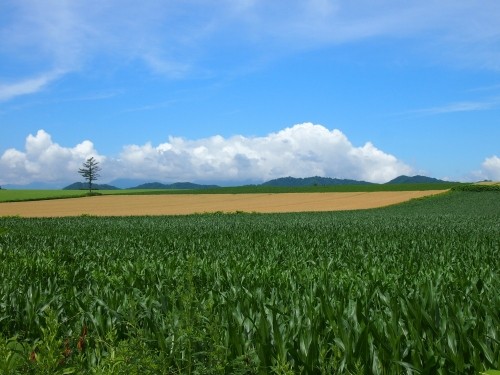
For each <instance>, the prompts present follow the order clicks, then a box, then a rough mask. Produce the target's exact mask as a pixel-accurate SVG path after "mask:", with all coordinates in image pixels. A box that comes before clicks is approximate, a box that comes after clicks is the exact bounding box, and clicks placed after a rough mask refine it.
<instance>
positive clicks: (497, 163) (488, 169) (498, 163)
mask: <svg viewBox="0 0 500 375" xmlns="http://www.w3.org/2000/svg"><path fill="white" fill-rule="evenodd" d="M481 167H482V168H481V171H480V172H479V173H478V176H480V178H482V179H485V180H493V181H500V157H498V156H496V155H493V156H491V157H489V158H486V159H485V160H484V161H483V163H482V164H481Z"/></svg>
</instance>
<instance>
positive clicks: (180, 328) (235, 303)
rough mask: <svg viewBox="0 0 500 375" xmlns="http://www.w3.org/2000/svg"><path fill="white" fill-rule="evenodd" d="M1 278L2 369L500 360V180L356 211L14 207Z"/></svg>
mask: <svg viewBox="0 0 500 375" xmlns="http://www.w3.org/2000/svg"><path fill="white" fill-rule="evenodd" d="M0 209H1V207H0ZM0 276H1V277H0V373H1V374H72V373H74V374H479V373H481V372H485V371H488V370H492V369H493V370H494V369H497V370H498V369H500V193H499V192H495V191H485V192H462V191H453V192H450V193H447V194H444V195H441V196H436V197H430V198H424V199H418V200H414V201H411V202H409V203H405V204H401V205H397V206H392V207H388V208H384V209H376V210H366V211H355V212H354V211H353V212H332V213H300V214H294V213H291V214H245V213H235V214H223V213H219V214H201V215H189V216H176V217H174V216H172V217H121V218H103V217H88V216H85V217H77V218H55V219H23V218H18V217H3V218H0Z"/></svg>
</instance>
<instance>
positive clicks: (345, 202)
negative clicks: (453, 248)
mask: <svg viewBox="0 0 500 375" xmlns="http://www.w3.org/2000/svg"><path fill="white" fill-rule="evenodd" d="M442 192H443V191H442V190H429V191H391V192H368V193H366V192H355V193H280V194H192V195H184V194H182V195H115V196H112V195H108V196H95V197H85V198H70V199H57V200H45V201H32V202H11V203H0V216H15V215H18V216H21V217H60V216H80V215H95V216H139V215H184V214H193V213H204V212H217V211H222V212H235V211H244V212H305V211H343V210H361V209H367V208H376V207H383V206H388V205H392V204H396V203H401V202H404V201H407V200H410V199H413V198H420V197H424V196H428V195H434V194H439V193H442Z"/></svg>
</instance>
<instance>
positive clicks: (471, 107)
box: [394, 97, 500, 116]
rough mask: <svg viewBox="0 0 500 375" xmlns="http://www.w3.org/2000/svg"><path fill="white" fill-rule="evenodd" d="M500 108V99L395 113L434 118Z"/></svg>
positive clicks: (457, 103) (456, 103)
mask: <svg viewBox="0 0 500 375" xmlns="http://www.w3.org/2000/svg"><path fill="white" fill-rule="evenodd" d="M498 107H500V97H498V98H490V99H486V100H479V101H462V102H453V103H448V104H444V105H442V106H436V107H429V108H420V109H414V110H409V111H405V112H399V113H395V114H394V115H395V116H408V115H411V116H414V115H417V116H434V115H442V114H448V113H456V112H475V111H487V110H492V109H495V108H498Z"/></svg>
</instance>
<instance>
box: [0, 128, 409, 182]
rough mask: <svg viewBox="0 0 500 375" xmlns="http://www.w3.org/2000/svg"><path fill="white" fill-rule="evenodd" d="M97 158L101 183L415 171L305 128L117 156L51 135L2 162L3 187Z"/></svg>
mask: <svg viewBox="0 0 500 375" xmlns="http://www.w3.org/2000/svg"><path fill="white" fill-rule="evenodd" d="M90 156H94V157H95V158H96V159H97V160H98V161H99V162H101V166H102V169H103V170H102V178H101V181H106V182H107V181H110V180H112V179H114V178H124V177H126V178H136V179H147V180H151V181H155V180H156V181H199V182H202V181H219V182H220V183H224V182H237V181H242V182H247V181H255V182H260V181H265V180H269V179H273V178H278V177H285V176H293V177H309V176H316V175H317V176H328V177H337V178H352V179H360V180H366V181H372V182H386V181H388V180H390V179H392V178H394V177H396V176H398V175H401V174H409V173H411V172H412V169H411V168H410V167H409V166H408V165H406V164H405V163H403V162H401V161H400V160H398V159H397V158H396V157H395V156H393V155H390V154H388V153H386V152H384V151H382V150H380V149H377V148H376V147H375V146H374V145H373V144H372V143H370V142H368V143H366V144H365V145H363V146H354V145H353V144H352V143H351V142H350V141H349V139H348V138H347V137H346V136H345V135H344V134H343V133H342V132H341V131H340V130H337V129H335V130H329V129H327V128H326V127H324V126H322V125H313V124H311V123H304V124H299V125H295V126H292V127H289V128H286V129H283V130H280V131H278V132H275V133H270V134H268V135H266V136H263V137H245V136H241V135H238V136H233V137H229V138H224V137H221V136H213V137H209V138H202V139H196V140H189V139H184V138H179V137H172V136H171V137H169V138H168V142H165V143H160V144H158V145H156V146H155V145H153V144H152V143H147V144H144V145H128V146H124V147H123V149H122V152H121V153H120V154H119V155H118V157H109V156H107V157H105V156H103V155H99V153H98V152H97V151H96V150H95V149H94V145H93V144H92V142H90V141H88V140H86V141H83V142H82V143H80V144H78V145H76V146H74V147H63V146H60V145H59V144H57V143H55V142H54V141H53V140H52V138H51V136H50V135H49V134H48V133H47V132H45V131H44V130H39V131H38V132H37V134H36V135H31V134H30V135H29V136H28V137H27V139H26V145H25V150H24V151H20V150H16V149H8V150H6V151H5V152H4V153H3V154H2V155H1V157H0V176H1V177H0V183H2V184H7V183H10V184H12V183H16V184H20V183H29V182H33V181H37V182H38V181H40V182H50V181H68V182H69V181H74V180H77V179H78V178H79V175H78V174H77V173H76V172H77V171H78V168H79V167H80V166H81V164H82V162H83V161H84V160H85V159H86V158H88V157H90Z"/></svg>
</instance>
